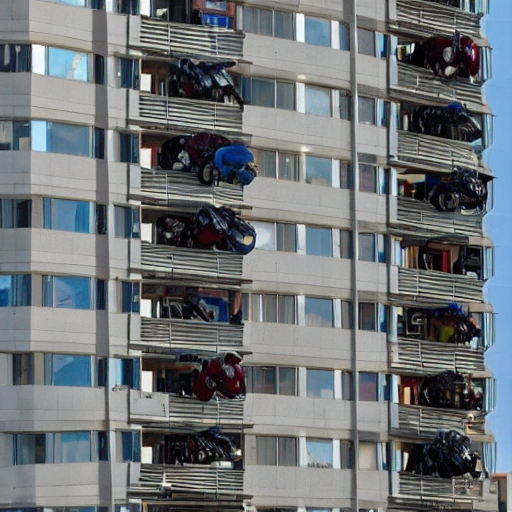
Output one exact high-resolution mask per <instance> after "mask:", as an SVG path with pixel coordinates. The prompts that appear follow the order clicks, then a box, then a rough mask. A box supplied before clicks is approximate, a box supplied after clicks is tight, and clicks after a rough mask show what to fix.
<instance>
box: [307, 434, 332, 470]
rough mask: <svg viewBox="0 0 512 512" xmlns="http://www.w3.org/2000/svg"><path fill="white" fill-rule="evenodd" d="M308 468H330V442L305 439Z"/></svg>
mask: <svg viewBox="0 0 512 512" xmlns="http://www.w3.org/2000/svg"><path fill="white" fill-rule="evenodd" d="M306 448H307V454H308V468H332V461H333V457H332V455H333V454H332V440H331V439H306Z"/></svg>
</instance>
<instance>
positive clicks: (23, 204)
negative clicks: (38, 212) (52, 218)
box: [0, 199, 32, 229]
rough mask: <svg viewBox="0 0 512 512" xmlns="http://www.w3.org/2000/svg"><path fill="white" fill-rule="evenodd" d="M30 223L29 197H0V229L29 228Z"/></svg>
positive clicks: (30, 206)
mask: <svg viewBox="0 0 512 512" xmlns="http://www.w3.org/2000/svg"><path fill="white" fill-rule="evenodd" d="M31 224H32V201H31V200H30V199H0V229H10V228H29V227H30V226H31Z"/></svg>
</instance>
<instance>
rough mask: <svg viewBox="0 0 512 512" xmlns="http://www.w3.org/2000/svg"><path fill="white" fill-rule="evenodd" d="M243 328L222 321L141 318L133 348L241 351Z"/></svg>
mask: <svg viewBox="0 0 512 512" xmlns="http://www.w3.org/2000/svg"><path fill="white" fill-rule="evenodd" d="M243 334H244V328H243V326H242V325H230V324H228V323H222V322H203V321H194V320H178V319H167V318H145V317H142V318H141V332H140V341H137V342H136V343H135V344H131V345H130V346H131V347H132V348H138V349H145V348H171V349H185V350H206V351H211V352H225V351H227V350H236V351H242V347H243Z"/></svg>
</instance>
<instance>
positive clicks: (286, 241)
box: [276, 223, 297, 252]
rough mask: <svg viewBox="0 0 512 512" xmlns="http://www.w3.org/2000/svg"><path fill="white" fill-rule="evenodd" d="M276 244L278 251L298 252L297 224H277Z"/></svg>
mask: <svg viewBox="0 0 512 512" xmlns="http://www.w3.org/2000/svg"><path fill="white" fill-rule="evenodd" d="M276 242H277V247H276V249H277V250H278V251H283V252H296V251H297V228H296V226H295V224H281V223H277V224H276Z"/></svg>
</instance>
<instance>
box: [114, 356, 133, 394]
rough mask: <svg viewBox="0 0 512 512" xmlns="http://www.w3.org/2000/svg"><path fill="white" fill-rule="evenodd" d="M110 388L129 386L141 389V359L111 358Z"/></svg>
mask: <svg viewBox="0 0 512 512" xmlns="http://www.w3.org/2000/svg"><path fill="white" fill-rule="evenodd" d="M108 371H109V381H108V385H109V387H110V388H113V387H115V386H128V387H129V388H131V389H139V388H140V383H139V376H140V361H139V359H109V368H108Z"/></svg>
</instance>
